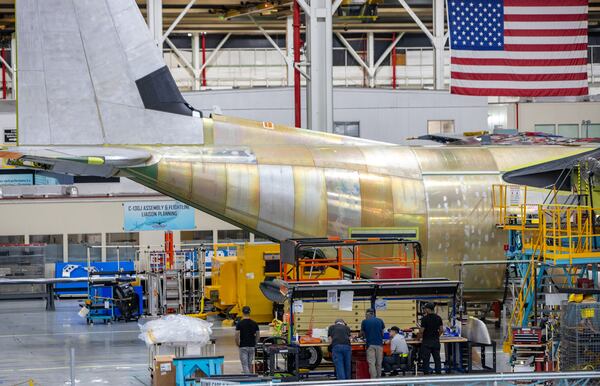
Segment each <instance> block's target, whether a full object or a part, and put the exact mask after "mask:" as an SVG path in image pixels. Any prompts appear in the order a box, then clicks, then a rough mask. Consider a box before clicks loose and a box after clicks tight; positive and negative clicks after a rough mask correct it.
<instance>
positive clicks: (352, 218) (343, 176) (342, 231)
mask: <svg viewBox="0 0 600 386" xmlns="http://www.w3.org/2000/svg"><path fill="white" fill-rule="evenodd" d="M324 173H325V186H326V187H327V234H328V235H329V236H340V237H347V236H348V228H354V227H358V226H360V225H361V197H360V177H359V173H358V172H356V171H351V170H342V169H325V170H324Z"/></svg>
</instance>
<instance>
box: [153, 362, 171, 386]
mask: <svg viewBox="0 0 600 386" xmlns="http://www.w3.org/2000/svg"><path fill="white" fill-rule="evenodd" d="M174 358H175V355H156V356H155V357H154V361H153V369H154V370H153V372H152V386H175V366H173V359H174Z"/></svg>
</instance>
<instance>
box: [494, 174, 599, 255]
mask: <svg viewBox="0 0 600 386" xmlns="http://www.w3.org/2000/svg"><path fill="white" fill-rule="evenodd" d="M532 191H534V190H532V189H530V188H528V187H526V186H517V185H494V186H493V188H492V206H493V209H494V212H495V216H496V225H497V226H498V227H500V228H502V229H505V230H515V231H521V232H522V236H523V237H522V239H523V243H522V246H521V248H522V252H526V251H528V252H529V253H533V252H535V251H536V248H537V247H538V246H540V247H541V251H540V252H541V260H542V261H546V260H550V261H553V262H556V261H558V260H561V261H562V262H564V260H565V259H566V260H568V261H569V263H571V264H572V263H573V259H579V258H591V257H600V233H598V231H597V230H596V227H595V226H594V218H595V214H596V213H600V208H592V207H590V206H587V205H572V204H567V203H566V202H568V196H561V195H560V192H558V191H556V190H555V189H552V190H548V191H546V192H543V191H540V190H537V193H538V195H537V197H535V199H534V200H532V201H536V202H534V203H531V202H529V199H530V198H532ZM539 193H541V194H539ZM544 197H545V198H544ZM538 239H539V244H538V241H537V240H538Z"/></svg>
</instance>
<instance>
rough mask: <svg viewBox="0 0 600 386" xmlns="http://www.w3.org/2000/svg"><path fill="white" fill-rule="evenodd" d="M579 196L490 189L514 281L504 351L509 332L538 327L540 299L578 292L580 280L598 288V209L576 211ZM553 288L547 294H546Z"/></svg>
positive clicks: (510, 187) (551, 191)
mask: <svg viewBox="0 0 600 386" xmlns="http://www.w3.org/2000/svg"><path fill="white" fill-rule="evenodd" d="M582 201H586V200H582V199H581V195H575V194H573V193H570V192H559V191H557V190H556V189H549V190H541V189H537V190H536V189H532V188H528V187H526V186H518V185H494V186H493V194H492V204H493V207H494V210H495V214H496V216H497V217H496V224H497V226H498V228H500V229H503V230H506V231H508V243H507V244H506V246H505V250H506V256H507V259H508V260H509V261H511V263H509V264H510V266H511V267H512V268H513V270H514V276H515V278H516V287H517V289H516V291H515V296H514V299H513V307H512V312H511V314H510V319H509V323H508V333H507V341H506V342H505V350H507V347H509V346H510V345H511V343H512V329H513V328H521V327H527V326H529V325H530V324H533V325H535V324H536V318H537V317H536V315H538V313H537V311H538V299H539V296H540V295H541V294H542V293H544V292H545V293H548V292H562V293H570V292H576V291H575V288H576V287H577V286H578V285H579V286H580V285H581V282H582V280H589V281H591V282H592V284H593V283H596V282H597V277H598V275H597V273H598V272H597V270H598V264H600V233H598V231H597V230H596V228H597V227H596V226H595V225H596V224H595V218H596V216H595V213H600V208H594V207H592V206H590V205H578V204H577V203H579V202H582ZM550 288H551V289H550Z"/></svg>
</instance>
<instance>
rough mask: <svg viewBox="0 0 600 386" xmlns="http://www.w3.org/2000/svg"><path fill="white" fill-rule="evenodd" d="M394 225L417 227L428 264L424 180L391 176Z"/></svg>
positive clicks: (425, 262)
mask: <svg viewBox="0 0 600 386" xmlns="http://www.w3.org/2000/svg"><path fill="white" fill-rule="evenodd" d="M391 186H392V203H393V209H394V223H393V224H394V225H393V226H394V227H406V228H416V229H417V230H418V234H419V241H420V242H421V246H422V247H423V257H422V263H423V267H425V268H426V266H427V246H428V240H427V203H426V201H425V187H424V185H423V181H422V180H420V179H419V180H417V179H409V178H399V177H391Z"/></svg>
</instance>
